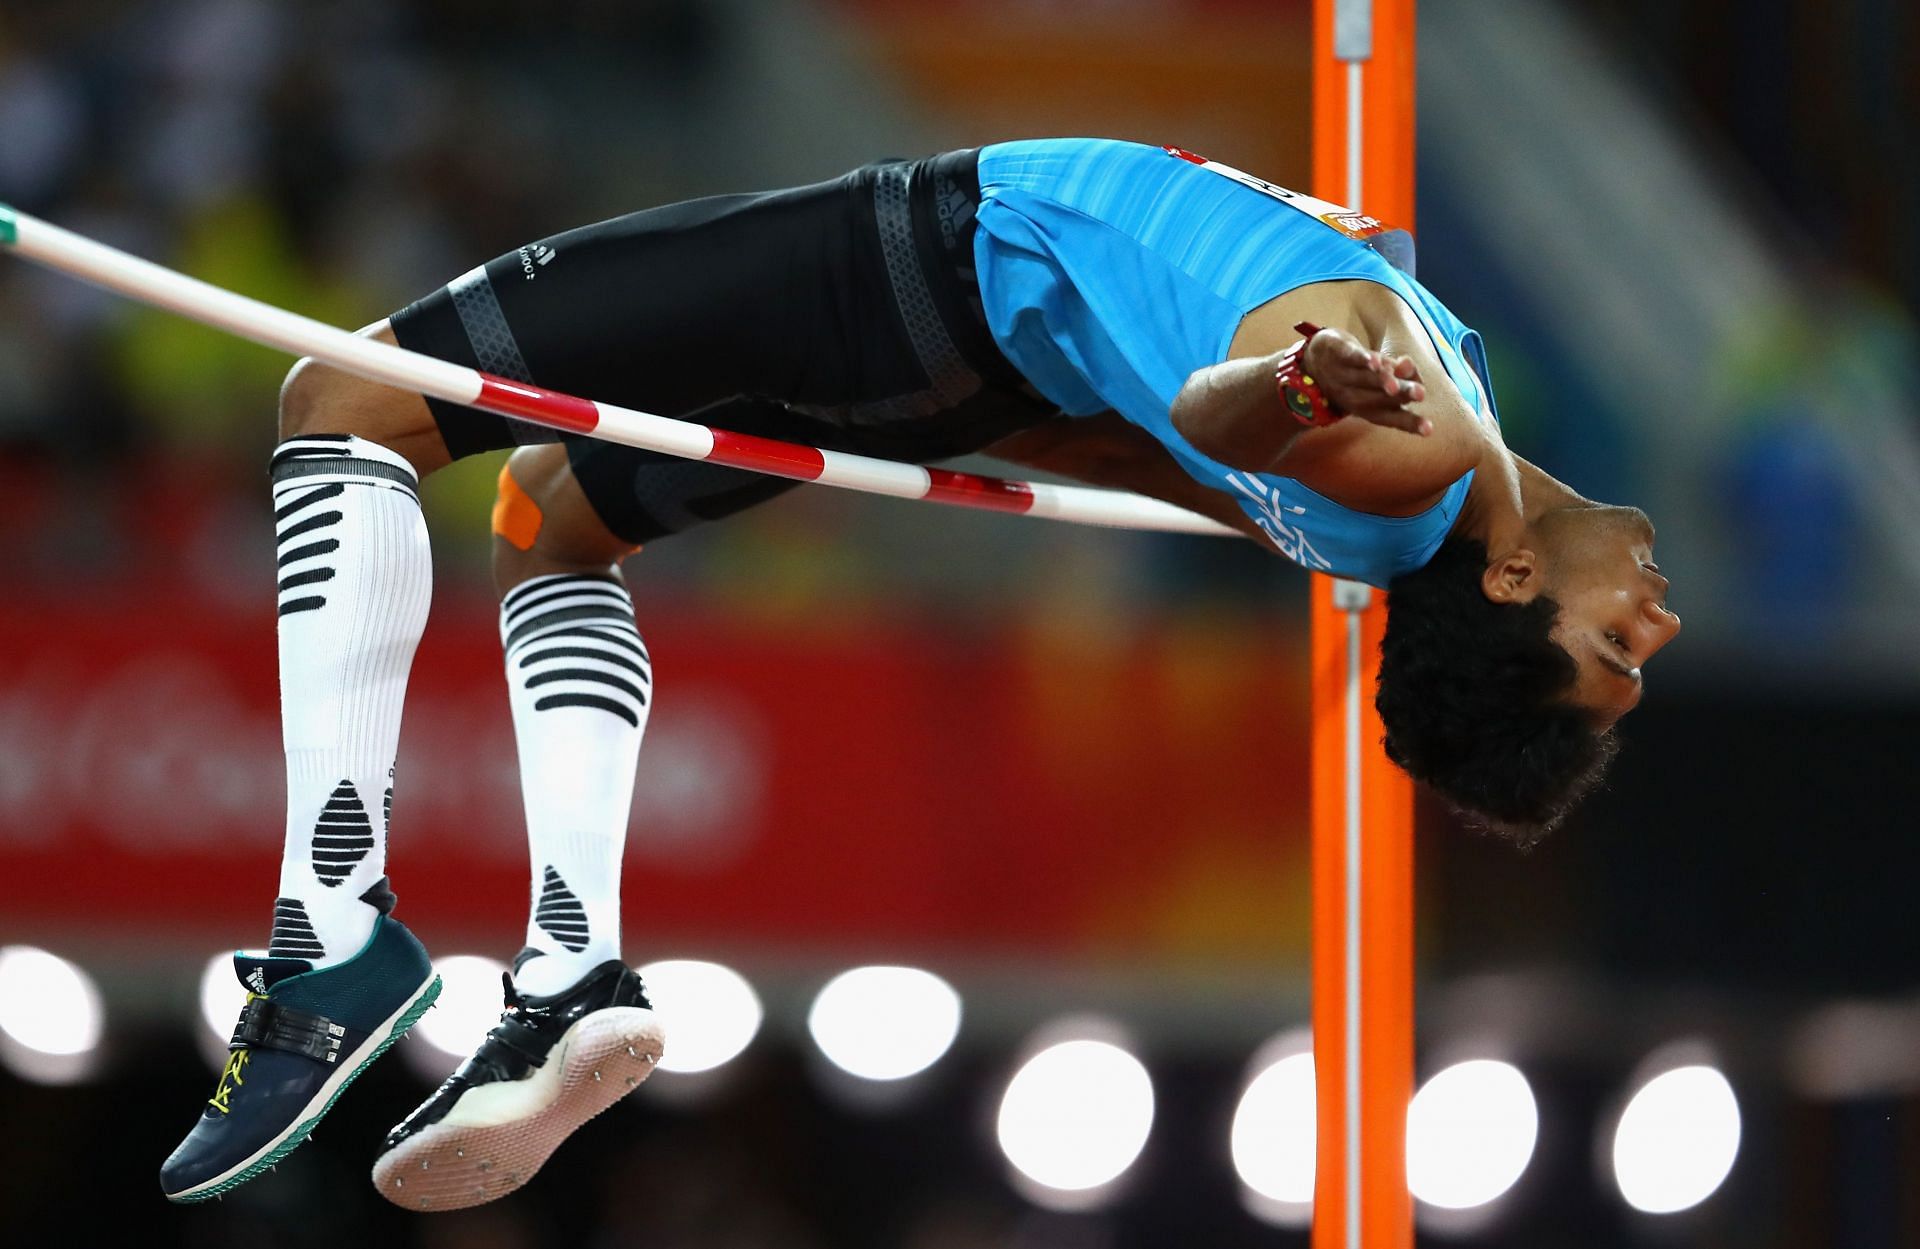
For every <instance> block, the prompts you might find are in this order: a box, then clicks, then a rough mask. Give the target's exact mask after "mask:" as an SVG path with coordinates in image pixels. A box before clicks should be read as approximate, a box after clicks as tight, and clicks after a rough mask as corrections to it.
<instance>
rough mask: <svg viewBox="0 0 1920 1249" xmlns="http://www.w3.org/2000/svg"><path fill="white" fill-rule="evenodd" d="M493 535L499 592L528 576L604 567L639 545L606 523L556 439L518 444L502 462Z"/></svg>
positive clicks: (494, 513) (495, 494)
mask: <svg viewBox="0 0 1920 1249" xmlns="http://www.w3.org/2000/svg"><path fill="white" fill-rule="evenodd" d="M493 535H494V543H493V574H494V585H495V588H497V589H498V590H499V591H500V592H501V593H502V594H504V593H506V592H507V591H508V590H511V589H512V588H513V587H514V586H516V585H518V584H519V583H520V582H522V581H525V580H527V579H528V578H529V577H538V576H543V575H546V574H550V573H583V572H593V571H605V570H607V569H608V568H609V567H611V566H613V565H617V564H618V563H619V562H620V561H621V560H623V559H625V558H626V557H627V556H629V555H631V554H633V553H634V551H635V550H636V549H638V548H636V547H635V546H634V544H633V543H631V542H628V541H626V540H625V539H623V538H621V537H619V536H618V535H616V534H614V533H613V532H612V531H611V530H609V529H608V528H607V526H606V523H605V522H604V521H602V520H601V519H600V516H599V514H598V513H597V512H596V511H595V510H594V508H593V504H592V502H591V501H590V500H588V498H587V497H586V493H585V491H583V490H582V489H581V488H580V483H579V482H578V481H576V480H575V479H574V476H573V471H572V469H571V468H570V467H569V465H568V463H567V452H566V448H565V447H562V446H558V445H555V444H547V445H543V446H535V447H522V448H521V449H520V450H518V451H516V452H514V453H513V455H511V456H510V457H508V459H507V462H506V464H504V465H502V466H501V469H500V479H499V485H498V488H497V489H496V491H495V493H494V502H493Z"/></svg>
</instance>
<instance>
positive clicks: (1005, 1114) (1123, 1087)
mask: <svg viewBox="0 0 1920 1249" xmlns="http://www.w3.org/2000/svg"><path fill="white" fill-rule="evenodd" d="M1152 1127H1153V1080H1152V1078H1151V1077H1149V1076H1148V1075H1147V1069H1146V1068H1145V1067H1144V1066H1142V1065H1141V1063H1140V1060H1139V1059H1138V1058H1135V1057H1134V1056H1133V1055H1132V1054H1130V1053H1128V1052H1127V1051H1126V1050H1124V1049H1122V1048H1121V1047H1120V1046H1119V1045H1117V1044H1115V1043H1113V1042H1112V1041H1107V1040H1098V1039H1094V1038H1091V1037H1079V1038H1075V1039H1071V1040H1063V1041H1059V1042H1056V1043H1055V1044H1052V1045H1049V1046H1047V1047H1046V1048H1045V1049H1042V1050H1041V1051H1040V1052H1039V1053H1037V1054H1034V1055H1033V1057H1031V1058H1029V1059H1028V1060H1027V1061H1026V1062H1025V1063H1024V1064H1023V1065H1022V1066H1021V1067H1020V1069H1019V1070H1018V1071H1016V1072H1015V1073H1014V1076H1013V1079H1012V1080H1010V1081H1009V1082H1008V1084H1007V1091H1006V1093H1005V1095H1004V1096H1003V1097H1002V1098H1001V1100H1000V1116H999V1119H998V1122H997V1128H998V1135H999V1140H1000V1150H1001V1152H1002V1153H1004V1154H1005V1155H1006V1157H1007V1161H1008V1162H1010V1163H1012V1164H1013V1167H1014V1169H1015V1171H1016V1172H1017V1173H1018V1174H1019V1175H1020V1176H1022V1177H1024V1178H1025V1179H1026V1180H1028V1181H1031V1184H1032V1186H1033V1187H1029V1188H1027V1189H1026V1191H1027V1192H1028V1193H1029V1195H1030V1196H1032V1197H1033V1198H1034V1199H1035V1200H1036V1201H1038V1202H1040V1203H1042V1204H1045V1205H1051V1206H1055V1207H1059V1208H1065V1209H1083V1208H1086V1207H1088V1206H1091V1205H1095V1204H1098V1202H1099V1201H1100V1200H1101V1198H1102V1197H1103V1196H1104V1195H1105V1191H1106V1186H1107V1185H1109V1184H1111V1183H1112V1182H1113V1181H1115V1180H1117V1179H1119V1178H1120V1176H1121V1175H1123V1174H1124V1173H1125V1172H1126V1170H1127V1168H1128V1167H1130V1166H1132V1165H1133V1163H1134V1160H1135V1159H1136V1158H1138V1157H1139V1156H1140V1151H1141V1149H1142V1148H1144V1147H1145V1145H1146V1143H1147V1134H1148V1132H1150V1131H1151V1130H1152Z"/></svg>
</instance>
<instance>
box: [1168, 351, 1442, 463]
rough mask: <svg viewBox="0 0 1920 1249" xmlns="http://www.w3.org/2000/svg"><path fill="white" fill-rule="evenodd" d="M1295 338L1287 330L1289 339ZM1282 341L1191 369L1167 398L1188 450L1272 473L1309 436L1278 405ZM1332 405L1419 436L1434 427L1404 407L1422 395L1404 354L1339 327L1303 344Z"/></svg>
mask: <svg viewBox="0 0 1920 1249" xmlns="http://www.w3.org/2000/svg"><path fill="white" fill-rule="evenodd" d="M1299 337H1300V335H1299V334H1298V333H1297V332H1295V331H1292V330H1289V338H1290V339H1291V340H1295V341H1297V340H1298V339H1299ZM1292 345H1293V343H1292V341H1290V342H1288V343H1287V344H1286V345H1285V346H1283V347H1282V348H1281V349H1280V350H1279V351H1274V352H1272V353H1270V354H1267V355H1263V356H1247V357H1242V358H1241V359H1237V360H1223V361H1221V362H1220V363H1219V364H1215V365H1210V366H1208V367H1207V368H1204V369H1201V370H1199V371H1198V372H1196V373H1195V374H1194V375H1193V376H1192V377H1189V378H1188V379H1187V383H1186V385H1184V386H1182V387H1181V388H1180V393H1179V394H1178V395H1176V396H1175V397H1174V400H1173V411H1172V417H1173V427H1174V428H1175V429H1177V430H1179V431H1180V436H1181V437H1183V438H1185V439H1186V440H1187V441H1188V442H1190V443H1192V444H1193V446H1194V449H1195V450H1196V451H1199V452H1200V453H1201V454H1202V455H1205V456H1206V457H1208V458H1209V459H1214V460H1218V461H1220V463H1222V464H1225V465H1227V466H1228V467H1229V468H1239V469H1245V470H1247V471H1249V472H1255V473H1272V472H1277V471H1278V469H1277V468H1276V465H1277V464H1278V463H1279V461H1280V457H1281V456H1283V455H1285V454H1286V453H1287V450H1288V449H1289V448H1290V447H1292V446H1293V443H1294V440H1295V439H1297V438H1298V437H1300V435H1302V434H1304V433H1306V432H1307V429H1308V427H1307V426H1305V425H1302V424H1301V423H1300V422H1299V421H1297V420H1295V419H1294V418H1293V415H1292V414H1291V413H1290V412H1288V411H1287V409H1286V406H1285V405H1284V404H1282V403H1281V402H1280V390H1279V387H1278V386H1277V385H1276V384H1275V382H1274V371H1275V370H1276V369H1278V368H1279V367H1280V358H1281V356H1282V355H1284V354H1285V351H1286V347H1290V346H1292ZM1301 364H1302V367H1303V368H1304V369H1305V370H1306V373H1307V375H1308V376H1309V377H1312V378H1313V379H1314V380H1315V381H1317V382H1318V383H1319V384H1320V389H1321V391H1322V392H1324V393H1325V394H1326V396H1327V398H1328V400H1330V401H1331V402H1332V403H1333V405H1334V406H1335V407H1336V408H1339V409H1340V410H1341V411H1343V412H1345V413H1347V415H1348V416H1349V417H1352V418H1356V419H1359V420H1365V421H1371V422H1373V423H1375V424H1377V425H1385V426H1387V427H1389V428H1392V429H1398V430H1404V431H1405V432H1407V433H1409V434H1414V435H1417V436H1420V437H1425V436H1426V435H1428V434H1430V433H1431V432H1432V423H1431V422H1429V421H1428V420H1427V419H1426V418H1424V417H1422V416H1420V415H1418V414H1417V413H1414V412H1412V411H1411V410H1410V409H1409V405H1411V404H1413V403H1417V402H1419V401H1420V400H1421V399H1424V398H1425V397H1426V389H1425V387H1424V386H1423V385H1422V384H1421V382H1420V374H1419V372H1418V370H1417V369H1416V367H1415V365H1414V362H1413V360H1412V359H1411V358H1409V357H1407V356H1389V355H1387V354H1385V353H1384V352H1380V351H1376V350H1373V349H1371V348H1369V347H1368V346H1367V345H1366V344H1365V343H1363V342H1361V341H1360V340H1359V339H1357V338H1355V337H1354V336H1353V335H1352V334H1349V333H1347V332H1346V331H1345V330H1340V329H1335V328H1333V327H1331V326H1329V327H1327V328H1326V329H1325V330H1324V331H1323V332H1321V333H1319V334H1316V335H1314V336H1313V341H1312V342H1310V343H1308V344H1307V354H1306V359H1305V360H1303V361H1302V362H1301Z"/></svg>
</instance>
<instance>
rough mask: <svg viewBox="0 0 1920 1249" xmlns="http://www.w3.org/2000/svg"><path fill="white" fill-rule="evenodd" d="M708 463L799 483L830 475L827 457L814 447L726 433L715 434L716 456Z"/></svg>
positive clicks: (716, 431)
mask: <svg viewBox="0 0 1920 1249" xmlns="http://www.w3.org/2000/svg"><path fill="white" fill-rule="evenodd" d="M707 463H709V464H725V465H728V466H729V467H732V468H750V469H752V470H753V471H754V472H756V473H772V474H773V475H774V476H776V477H792V478H794V479H796V480H798V481H817V480H818V479H819V477H820V474H821V473H824V472H826V471H827V459H826V457H825V456H823V455H821V454H820V452H819V451H817V450H815V449H814V448H813V447H803V446H801V445H800V444H798V443H792V442H776V441H774V440H773V439H771V438H756V437H754V436H753V435H752V434H735V433H730V432H728V431H727V430H724V429H716V430H714V431H713V454H712V455H710V456H708V457H707Z"/></svg>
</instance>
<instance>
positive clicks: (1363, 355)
mask: <svg viewBox="0 0 1920 1249" xmlns="http://www.w3.org/2000/svg"><path fill="white" fill-rule="evenodd" d="M1301 366H1302V367H1303V368H1304V369H1305V370H1306V373H1307V375H1308V376H1309V377H1312V378H1314V379H1315V380H1316V381H1318V382H1319V383H1320V388H1321V390H1323V391H1325V392H1326V396H1327V398H1328V399H1330V400H1332V401H1333V403H1334V405H1335V406H1336V407H1338V408H1340V409H1341V410H1342V411H1344V412H1346V413H1347V415H1349V416H1356V417H1359V418H1360V419H1361V420H1363V421H1371V422H1373V423H1374V424H1375V425H1386V426H1389V427H1391V428H1393V429H1399V430H1404V431H1406V432H1407V433H1409V434H1418V435H1420V436H1422V437H1425V436H1426V435H1428V434H1431V433H1432V432H1433V422H1432V421H1429V420H1428V419H1427V418H1426V417H1424V416H1421V415H1419V414H1418V413H1416V412H1410V411H1408V410H1407V405H1408V404H1412V403H1418V402H1420V401H1421V400H1422V399H1425V398H1426V397H1427V388H1426V387H1425V386H1423V385H1421V384H1420V370H1419V369H1418V368H1416V367H1414V363H1413V359H1412V357H1410V356H1389V355H1386V354H1384V353H1382V352H1378V351H1374V350H1372V349H1371V348H1369V347H1368V346H1367V345H1366V344H1364V343H1362V342H1361V341H1360V340H1359V339H1357V338H1355V337H1354V336H1353V335H1351V334H1349V333H1347V332H1346V331H1344V330H1331V329H1329V330H1322V331H1320V332H1319V333H1318V334H1315V335H1314V336H1313V341H1312V342H1310V343H1308V344H1307V357H1306V359H1305V360H1303V361H1301Z"/></svg>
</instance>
